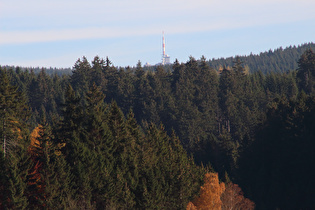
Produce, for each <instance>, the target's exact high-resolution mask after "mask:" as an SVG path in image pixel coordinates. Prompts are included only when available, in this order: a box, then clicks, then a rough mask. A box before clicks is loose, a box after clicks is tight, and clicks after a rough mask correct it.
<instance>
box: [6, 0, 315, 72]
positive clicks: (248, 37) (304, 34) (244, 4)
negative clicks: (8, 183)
mask: <svg viewBox="0 0 315 210" xmlns="http://www.w3.org/2000/svg"><path fill="white" fill-rule="evenodd" d="M314 8H315V1H314V0H299V1H297V0H220V1H219V0H194V1H192V0H189V1H188V0H167V1H166V0H159V1H148V0H132V1H131V0H115V1H114V0H89V1H87V0H86V1H82V0H54V1H51V0H28V1H25V0H1V1H0V65H18V66H26V67H29V66H32V67H37V66H39V67H42V66H43V67H72V66H73V65H74V63H75V61H76V60H77V59H78V58H81V57H82V56H86V57H87V58H88V59H89V60H92V59H93V58H94V56H96V55H98V56H100V57H103V58H105V57H106V56H108V57H109V59H110V60H111V61H112V62H113V64H114V65H115V66H127V65H130V66H135V65H136V63H137V62H138V60H140V61H141V62H142V64H145V63H146V62H148V63H151V64H156V63H158V62H160V60H161V53H162V31H164V32H165V39H166V53H167V54H169V55H170V56H171V61H172V62H173V61H174V60H175V58H177V59H178V60H179V61H180V62H186V61H187V60H188V58H189V56H193V57H195V58H200V57H201V56H202V55H204V56H205V57H206V58H207V59H212V58H219V57H229V56H235V55H248V54H250V53H251V52H252V53H259V52H263V51H267V50H269V49H275V48H278V47H280V46H283V47H287V46H290V45H299V44H303V43H305V42H314V41H315V40H314V38H315V9H314Z"/></svg>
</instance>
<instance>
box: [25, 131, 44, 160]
mask: <svg viewBox="0 0 315 210" xmlns="http://www.w3.org/2000/svg"><path fill="white" fill-rule="evenodd" d="M42 129H43V126H42V125H38V126H37V127H36V128H34V130H33V131H32V133H31V135H30V140H31V145H30V146H29V148H28V151H29V153H30V154H31V155H32V156H36V152H35V151H36V148H39V147H40V146H39V145H40V143H39V141H38V140H37V138H39V137H40V132H41V131H42Z"/></svg>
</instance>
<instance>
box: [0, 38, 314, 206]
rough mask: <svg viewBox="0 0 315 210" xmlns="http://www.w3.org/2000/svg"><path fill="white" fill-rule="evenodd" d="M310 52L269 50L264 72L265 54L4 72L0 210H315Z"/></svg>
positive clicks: (82, 62)
mask: <svg viewBox="0 0 315 210" xmlns="http://www.w3.org/2000/svg"><path fill="white" fill-rule="evenodd" d="M312 47H314V46H313V44H310V45H303V46H301V47H298V48H296V47H293V48H292V47H291V48H287V49H285V50H282V49H280V50H275V51H274V52H269V53H270V57H272V55H271V54H273V55H277V56H276V57H273V61H272V65H273V63H276V64H277V65H274V68H271V67H270V65H271V63H270V65H267V66H269V67H268V69H269V70H268V71H267V70H266V71H265V70H263V69H264V68H265V67H263V66H262V65H261V66H259V60H260V61H262V60H264V59H265V57H266V56H267V57H268V56H269V55H268V53H263V54H261V55H255V56H254V55H251V56H249V57H235V58H233V59H232V63H230V64H227V62H230V61H229V59H226V60H224V61H223V60H221V61H222V62H221V61H220V62H221V63H220V62H219V60H217V61H214V60H213V61H210V63H209V61H208V60H207V59H206V58H205V57H202V58H200V60H196V59H195V58H193V57H190V58H189V60H188V61H187V62H185V63H179V61H177V60H176V61H175V62H174V63H173V64H172V65H171V66H162V65H160V66H155V67H152V68H150V69H146V68H144V67H142V65H141V63H140V62H139V63H138V65H137V66H136V67H135V68H130V67H126V68H121V67H115V66H114V65H113V64H112V63H111V61H110V60H109V58H108V57H106V58H104V59H103V58H100V57H98V56H96V57H95V58H94V59H93V60H92V61H88V60H87V58H85V57H83V58H80V59H78V60H77V61H76V62H75V64H74V68H73V70H72V73H70V74H59V73H57V72H55V73H51V74H50V73H47V72H46V71H45V69H41V70H40V71H39V72H34V70H32V69H30V70H27V69H22V68H18V67H17V68H10V67H1V68H0V77H1V80H0V81H1V83H0V113H1V115H0V116H1V119H0V125H1V126H0V134H1V154H0V162H1V163H0V167H1V169H0V170H1V171H0V191H1V192H2V193H1V194H0V207H1V208H9V209H11V208H26V209H29V208H31V209H37V208H47V209H50V208H57V209H59V208H60V209H62V208H66V209H185V208H187V209H196V208H197V209H198V208H203V207H201V206H208V205H210V204H209V201H212V200H213V201H215V208H217V209H230V208H231V206H233V207H234V208H240V209H253V208H256V209H277V208H278V209H312V208H315V201H314V200H313V195H314V194H315V190H314V189H315V183H314V179H313V177H315V170H314V169H313V167H312V166H313V165H314V163H315V156H314V154H315V142H314V141H315V138H314V136H315V135H314V134H315V133H314V132H315V127H314V126H315V122H314V121H315V78H314V77H315V54H314V52H313V50H312V49H311V48H312ZM302 49H303V50H304V51H303V52H302V53H301V54H300V55H299V57H298V59H297V60H295V58H294V59H293V57H294V56H296V53H293V54H291V55H290V53H292V52H294V51H296V52H299V51H301V50H302ZM251 59H252V60H251ZM254 60H257V62H255V61H254ZM215 62H218V63H217V64H215ZM292 62H294V63H295V64H294V65H293V66H292V65H291V63H292ZM254 64H255V65H257V66H255V65H254ZM210 186H214V187H213V188H211V187H210ZM211 199H212V200H211ZM231 201H233V202H231ZM198 206H199V207H198Z"/></svg>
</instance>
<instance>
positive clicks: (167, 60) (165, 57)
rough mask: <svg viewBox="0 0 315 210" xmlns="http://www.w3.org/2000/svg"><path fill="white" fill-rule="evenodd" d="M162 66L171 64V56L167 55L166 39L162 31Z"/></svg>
mask: <svg viewBox="0 0 315 210" xmlns="http://www.w3.org/2000/svg"><path fill="white" fill-rule="evenodd" d="M162 48H163V52H162V63H161V64H162V65H165V64H170V56H169V55H167V54H166V53H165V38H164V31H162Z"/></svg>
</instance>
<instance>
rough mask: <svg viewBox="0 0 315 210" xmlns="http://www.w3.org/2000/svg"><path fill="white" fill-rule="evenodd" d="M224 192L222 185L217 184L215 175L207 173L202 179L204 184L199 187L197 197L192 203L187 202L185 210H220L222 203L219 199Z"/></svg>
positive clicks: (217, 180) (217, 178)
mask: <svg viewBox="0 0 315 210" xmlns="http://www.w3.org/2000/svg"><path fill="white" fill-rule="evenodd" d="M224 190H225V185H224V183H223V182H222V183H219V177H218V174H217V173H207V174H206V175H205V177H204V184H203V186H201V187H200V193H199V197H197V198H195V199H194V200H193V202H189V203H188V205H187V208H186V209H187V210H195V209H198V210H199V209H201V210H206V209H212V210H221V206H222V201H221V199H220V197H221V195H222V193H223V192H224Z"/></svg>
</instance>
